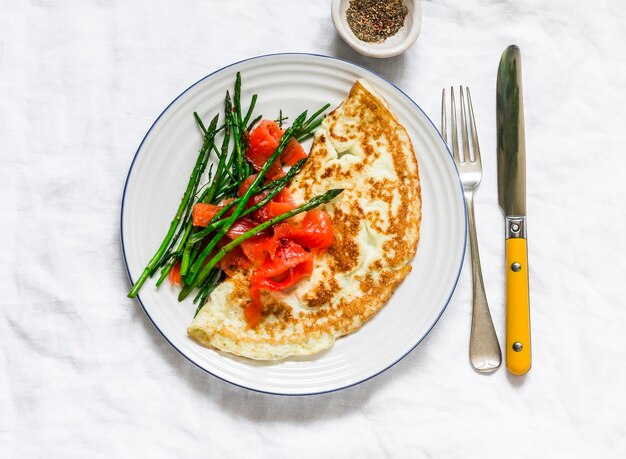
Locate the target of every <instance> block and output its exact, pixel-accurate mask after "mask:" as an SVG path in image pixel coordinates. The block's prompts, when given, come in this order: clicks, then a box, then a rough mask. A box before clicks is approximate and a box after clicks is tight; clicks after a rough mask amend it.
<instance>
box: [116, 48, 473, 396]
mask: <svg viewBox="0 0 626 459" xmlns="http://www.w3.org/2000/svg"><path fill="white" fill-rule="evenodd" d="M273 56H314V57H321V58H324V59H330V60H335V61H340V62H343V63H344V64H348V65H350V66H353V67H357V68H359V69H361V70H364V71H366V72H368V73H371V74H373V75H375V76H377V77H379V78H381V79H383V80H384V81H386V82H387V83H389V84H390V85H391V86H393V87H394V88H396V89H397V90H398V91H400V93H401V94H403V95H404V97H406V98H407V99H408V100H409V101H410V102H411V103H412V104H413V105H414V106H415V107H416V108H417V109H418V110H419V111H420V112H421V113H422V114H423V115H424V116H425V117H426V119H427V120H428V121H429V122H430V124H431V125H432V127H433V128H434V129H435V132H437V134H438V135H439V138H440V139H441V141H442V143H443V145H444V147H445V148H446V150H447V151H448V155H449V157H450V160H451V161H452V165H453V166H454V170H455V172H456V175H457V179H458V183H459V191H460V193H461V195H463V185H462V184H461V177H460V175H459V170H458V168H457V166H456V163H455V162H454V159H453V156H452V152H451V151H450V149H449V148H448V145H447V144H446V142H445V140H444V139H443V137H441V133H440V132H439V129H437V127H436V126H435V124H434V123H433V121H432V120H431V119H430V117H429V116H428V115H427V114H426V112H424V110H422V108H421V107H420V106H419V105H418V104H417V103H416V102H415V101H414V100H413V99H412V98H411V97H410V96H409V95H408V94H407V93H406V92H404V91H403V90H402V89H400V88H399V87H398V86H397V85H396V84H395V83H393V82H391V81H389V80H388V79H387V78H385V77H384V76H382V75H380V74H378V73H376V72H374V71H373V70H370V69H368V68H366V67H364V66H362V65H359V64H355V63H354V62H350V61H348V60H345V59H341V58H338V57H334V56H327V55H324V54H316V53H296V52H290V53H270V54H262V55H258V56H253V57H249V58H246V59H242V60H240V61H237V62H233V63H232V64H229V65H226V66H224V67H221V68H219V69H217V70H215V71H214V72H211V73H209V74H208V75H206V76H204V77H202V78H200V79H199V80H198V81H196V82H195V83H193V84H192V85H191V86H189V87H188V88H187V89H185V90H184V91H183V92H181V93H180V94H179V95H178V96H176V98H175V99H174V100H172V101H171V102H170V103H169V104H168V105H167V107H165V109H163V111H162V112H161V114H160V115H159V116H158V117H157V118H156V119H155V120H154V122H153V123H152V125H151V126H150V129H148V131H147V132H146V134H145V135H144V136H143V139H142V140H141V143H140V144H139V147H138V148H137V151H136V152H135V155H134V156H133V159H132V161H131V163H130V167H129V168H128V174H127V175H126V180H125V181H124V191H123V193H122V203H121V206H120V239H121V245H122V256H123V258H124V266H125V267H126V274H127V275H128V280H129V281H130V283H131V285H133V284H134V281H133V278H132V275H131V273H130V268H129V267H128V262H127V260H126V247H125V244H124V202H125V200H126V199H125V198H126V191H127V188H128V181H129V179H130V175H131V173H132V171H133V167H134V165H135V161H136V160H137V157H138V156H139V152H140V151H141V147H143V144H144V142H145V141H146V139H147V138H148V136H149V135H150V133H151V132H152V129H153V128H154V127H155V126H156V124H157V123H158V122H159V120H160V119H161V117H162V116H163V115H164V114H165V113H166V112H167V111H168V110H169V108H170V107H171V106H172V105H173V104H174V103H175V102H176V101H177V100H178V99H180V98H181V97H182V96H183V95H184V94H185V93H187V92H188V91H189V90H191V89H192V88H193V87H195V86H196V85H198V84H200V83H201V82H203V81H204V80H206V79H207V78H209V77H211V76H213V75H215V74H217V73H219V72H222V71H224V70H226V69H228V68H230V67H233V66H235V65H239V64H242V63H244V62H248V61H251V60H255V59H261V58H265V57H273ZM461 201H462V202H463V208H464V210H465V228H464V230H465V231H464V237H463V252H462V255H461V260H460V263H459V269H458V271H457V275H456V279H455V281H454V285H453V286H452V289H451V291H450V294H449V295H448V298H447V299H446V301H445V304H444V306H443V308H442V309H441V312H440V313H439V314H438V315H437V317H436V318H435V320H434V321H433V323H432V324H431V326H430V327H429V328H428V330H427V331H426V333H424V336H422V337H421V338H420V339H419V340H418V341H417V342H416V343H415V345H413V347H411V349H409V350H408V351H407V352H406V353H405V354H404V355H402V356H401V357H399V358H398V359H397V360H395V361H394V362H392V363H391V364H389V365H388V366H387V367H385V368H383V369H382V370H380V371H378V372H376V373H374V374H373V375H370V376H368V377H366V378H363V379H361V380H359V381H357V382H353V383H350V384H347V385H345V386H341V387H337V388H334V389H328V390H323V391H319V392H308V393H301V394H300V393H299V394H289V393H280V392H271V391H265V390H261V389H257V388H254V387H248V386H244V385H243V384H237V383H235V382H233V381H229V380H228V379H226V378H223V377H221V376H219V375H216V374H214V373H211V372H210V371H209V370H207V369H206V368H204V367H202V366H200V365H199V364H198V363H196V362H194V361H193V360H192V359H191V358H190V357H188V356H187V355H186V354H185V353H184V352H183V351H181V350H180V349H178V347H176V345H174V343H172V341H170V339H169V338H168V337H167V335H166V334H165V333H163V331H162V330H161V329H160V328H159V326H158V325H157V324H156V322H155V321H154V320H153V319H152V317H151V316H150V313H149V312H148V310H147V309H146V307H145V305H144V304H143V301H141V296H140V295H139V294H138V295H137V300H138V301H139V304H140V305H141V308H142V309H143V311H144V313H145V314H146V316H148V319H150V322H152V325H154V327H155V328H156V329H157V331H158V332H159V333H160V334H161V336H162V337H163V338H164V339H165V340H166V341H167V342H168V343H169V344H170V346H172V347H173V348H174V349H176V351H178V353H179V354H180V355H182V356H183V357H184V358H185V359H186V360H188V361H189V362H191V363H192V364H193V365H195V366H196V367H198V368H200V369H201V370H202V371H204V372H206V373H208V374H210V375H211V376H213V377H215V378H217V379H219V380H221V381H224V382H226V383H228V384H232V385H233V386H236V387H240V388H242V389H246V390H250V391H253V392H258V393H261V394H268V395H279V396H287V397H307V396H311V395H323V394H328V393H332V392H337V391H340V390H344V389H348V388H350V387H354V386H357V385H359V384H362V383H364V382H366V381H369V380H370V379H373V378H375V377H376V376H378V375H380V374H382V373H384V372H385V371H387V370H389V369H390V368H391V367H393V366H395V365H396V364H397V363H398V362H400V361H401V360H402V359H404V358H405V357H406V356H407V355H409V354H410V353H411V352H413V350H415V348H416V347H417V346H419V345H420V343H421V342H422V341H423V340H424V339H425V338H426V337H427V336H428V334H429V333H430V332H431V330H432V329H433V328H434V326H435V325H436V324H437V322H439V319H440V318H441V316H442V315H443V313H444V311H445V310H446V309H447V307H448V304H449V303H450V300H451V299H452V295H453V294H454V292H455V291H456V287H457V285H458V283H459V278H460V276H461V272H462V270H463V264H464V261H465V252H466V249H467V207H466V204H465V199H464V198H463V199H462V200H461Z"/></svg>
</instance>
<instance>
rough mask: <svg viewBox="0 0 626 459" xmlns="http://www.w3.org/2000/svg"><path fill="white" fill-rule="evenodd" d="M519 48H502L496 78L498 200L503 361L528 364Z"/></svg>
mask: <svg viewBox="0 0 626 459" xmlns="http://www.w3.org/2000/svg"><path fill="white" fill-rule="evenodd" d="M521 65H522V62H521V54H520V49H519V48H518V47H517V46H515V45H511V46H509V47H508V48H506V49H505V50H504V52H503V53H502V58H501V59H500V65H499V66H498V80H497V83H496V120H497V133H498V136H497V138H498V148H497V161H498V201H499V203H500V207H502V211H503V212H504V216H505V223H506V226H505V228H506V241H505V251H506V256H505V269H506V367H507V370H508V371H509V372H510V373H512V374H514V375H523V374H525V373H527V372H528V370H530V367H531V361H532V357H531V345H530V299H529V285H528V246H527V242H526V140H525V136H524V104H523V100H522V67H521Z"/></svg>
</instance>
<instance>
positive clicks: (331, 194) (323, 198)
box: [178, 189, 343, 301]
mask: <svg viewBox="0 0 626 459" xmlns="http://www.w3.org/2000/svg"><path fill="white" fill-rule="evenodd" d="M342 191H343V190H342V189H334V190H329V191H327V192H326V193H324V194H320V195H318V196H315V197H314V198H313V199H311V200H310V201H308V202H307V203H305V204H302V205H301V206H299V207H296V208H295V209H293V210H291V211H289V212H285V213H284V214H281V215H278V216H277V217H274V218H272V219H271V220H268V221H266V222H264V223H261V224H260V225H259V226H255V227H254V228H252V229H251V230H249V231H247V232H245V233H243V234H242V235H241V236H239V237H238V238H236V239H233V240H232V241H231V242H229V243H228V244H226V245H225V246H224V247H222V248H221V249H220V250H218V252H217V253H216V254H215V255H214V256H213V258H211V260H209V262H208V263H207V264H206V265H205V266H204V267H203V268H202V271H201V272H200V273H199V274H198V276H197V277H196V279H195V280H194V281H193V282H191V283H190V284H188V285H187V286H185V287H184V288H183V289H182V290H181V292H180V294H179V295H178V301H182V300H184V299H185V298H186V297H187V295H189V293H190V292H191V291H192V290H193V289H194V288H195V287H196V286H197V285H198V284H200V283H201V282H202V281H204V279H206V277H207V276H208V275H209V273H210V272H211V270H212V269H213V268H214V267H215V266H216V265H217V263H219V261H220V260H221V259H222V258H224V256H226V254H227V253H228V252H230V251H231V250H233V249H234V248H235V247H237V246H238V245H240V244H241V243H242V242H245V241H247V240H248V239H250V238H251V237H253V236H256V235H257V234H259V233H260V232H261V231H263V230H265V229H267V228H269V227H271V226H273V225H275V224H276V223H280V222H282V221H283V220H286V219H288V218H291V217H293V216H294V215H298V214H299V213H302V212H306V211H308V210H311V209H313V208H315V207H317V206H319V205H321V204H325V203H327V202H329V201H331V200H332V199H334V198H335V197H336V196H337V195H339V193H341V192H342Z"/></svg>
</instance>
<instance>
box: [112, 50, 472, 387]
mask: <svg viewBox="0 0 626 459" xmlns="http://www.w3.org/2000/svg"><path fill="white" fill-rule="evenodd" d="M237 71H240V72H241V74H242V80H243V91H242V105H243V106H244V107H246V106H247V103H248V101H249V100H250V97H251V95H252V94H253V93H257V94H258V95H259V101H258V103H257V108H256V110H255V114H263V115H265V117H271V118H275V117H277V116H278V110H279V109H281V108H282V110H283V114H286V115H288V116H291V117H293V116H295V115H296V114H298V113H300V112H302V111H303V110H305V109H309V110H316V109H317V108H318V107H320V106H321V105H323V104H324V103H325V102H330V103H331V104H332V106H333V107H335V106H336V105H337V104H339V103H340V102H341V101H342V100H343V99H345V97H346V96H347V94H348V91H349V89H350V87H351V86H352V84H353V83H354V81H355V80H356V79H357V78H365V79H367V80H368V81H370V82H371V83H372V84H373V85H374V86H375V87H376V88H377V89H378V91H379V92H380V93H381V94H382V95H383V96H384V97H385V99H387V101H388V102H389V105H390V107H391V110H392V111H393V112H394V113H395V114H396V115H397V116H398V118H399V119H400V121H401V122H402V124H404V126H405V127H406V129H407V131H408V133H409V135H410V136H411V140H412V141H413V147H414V149H415V153H416V155H417V160H418V164H419V171H420V179H421V186H422V199H423V208H422V212H423V218H422V226H421V239H420V243H419V246H418V250H417V255H416V257H415V259H414V261H413V271H412V272H411V274H410V275H409V276H408V277H407V279H406V280H405V281H404V282H403V283H402V285H401V286H400V287H399V288H398V289H397V291H396V292H395V293H394V295H393V297H392V298H391V300H390V301H389V303H388V304H387V305H386V306H385V307H384V308H383V309H382V310H381V311H380V312H379V313H378V314H377V315H376V316H375V317H374V318H373V319H372V320H370V321H369V322H367V323H366V324H365V326H364V327H363V328H362V329H361V330H359V331H358V332H357V333H354V334H353V335H350V336H347V337H343V338H341V339H339V340H338V341H337V343H336V344H335V346H334V347H333V348H332V349H330V350H328V351H326V352H323V353H320V354H317V355H314V356H310V357H307V358H297V359H289V360H286V361H283V362H280V363H274V364H271V363H259V362H254V361H251V360H247V359H243V358H237V357H232V356H230V355H228V354H225V353H222V352H219V351H216V350H213V349H209V348H206V347H203V346H201V345H199V344H197V343H196V342H195V341H193V340H192V339H190V338H189V337H188V336H187V332H186V328H187V326H188V325H189V323H190V321H191V319H192V317H193V312H194V310H195V307H194V305H193V304H192V302H191V300H190V299H188V300H187V301H184V302H182V303H178V302H177V300H176V295H177V290H176V289H175V288H173V287H170V286H169V285H168V283H167V282H165V283H164V284H163V285H162V286H161V288H160V289H159V290H157V289H156V288H155V287H154V283H155V279H154V278H153V279H149V280H148V281H147V282H146V283H145V284H144V286H143V288H142V290H141V293H140V296H139V301H140V303H141V305H142V306H143V308H144V310H145V312H146V314H147V315H148V317H149V318H150V320H152V322H153V323H154V325H155V326H156V327H157V329H158V330H159V331H160V332H161V334H162V335H163V337H164V338H165V339H167V341H169V342H170V343H171V344H172V346H174V347H175V348H176V349H177V350H178V351H179V352H180V353H181V354H183V355H184V356H185V357H187V358H188V359H189V360H190V361H191V362H193V363H195V364H196V365H198V366H199V367H200V368H202V369H204V370H206V371H208V372H209V373H211V374H212V375H214V376H217V377H218V378H221V379H223V380H225V381H228V382H230V383H233V384H236V385H238V386H242V387H246V388H249V389H253V390H257V391H261V392H269V393H276V394H287V395H304V394H313V393H322V392H329V391H333V390H337V389H341V388H345V387H348V386H351V385H354V384H357V383H359V382H362V381H365V380H367V379H369V378H371V377H373V376H376V375H377V374H379V373H381V372H382V371H384V370H386V369H387V368H389V367H391V366H392V365H393V364H395V363H396V362H398V361H399V360H400V359H402V357H404V356H405V355H406V354H408V353H409V352H410V351H411V350H412V349H413V348H415V346H417V345H418V344H419V342H420V341H421V340H422V339H423V338H424V337H425V336H426V334H427V333H428V332H429V331H430V329H431V328H432V327H433V326H434V324H435V323H436V322H437V320H438V319H439V317H440V316H441V314H442V313H443V311H444V309H445V307H446V305H447V303H448V301H449V300H450V297H451V295H452V292H453V291H454V288H455V286H456V283H457V280H458V277H459V273H460V270H461V266H462V263H463V256H464V252H465V239H466V234H465V207H464V201H463V196H462V191H461V185H460V181H459V177H458V172H457V170H456V167H455V165H454V162H453V161H452V158H451V156H450V154H449V151H448V149H447V147H446V146H445V143H444V142H443V140H442V139H441V136H440V135H439V133H438V131H437V130H436V129H435V127H434V126H433V124H432V122H431V121H430V120H429V119H428V117H427V116H426V115H425V114H424V112H423V111H422V110H421V109H420V108H419V107H418V106H417V105H416V104H415V103H414V102H413V101H412V100H411V99H410V98H409V97H408V96H407V95H406V94H404V93H403V92H402V91H401V90H400V89H398V88H397V87H395V86H394V85H392V84H391V83H390V82H388V81H386V80H385V79H383V78H382V77H380V76H378V75H376V74H374V73H372V72H370V71H369V70H367V69H364V68H362V67H359V66H357V65H354V64H351V63H349V62H345V61H341V60H338V59H335V58H330V57H325V56H317V55H310V54H278V55H269V56H261V57H256V58H252V59H248V60H245V61H242V62H238V63H236V64H233V65H230V66H228V67H225V68H223V69H221V70H218V71H217V72H215V73H213V74H211V75H209V76H207V77H205V78H203V79H202V80H200V81H198V82H197V83H196V84H194V85H193V86H191V87H190V88H189V89H187V90H186V91H185V92H183V93H182V94H181V95H180V96H178V97H177V98H176V99H175V100H174V101H173V102H172V103H171V104H170V105H169V106H168V107H167V108H166V109H165V111H164V112H163V113H162V114H161V115H160V116H159V117H158V118H157V120H156V121H155V123H154V124H153V125H152V127H151V128H150V130H149V131H148V133H147V134H146V136H145V138H144V139H143V141H142V142H141V145H140V146H139V149H138V150H137V153H136V154H135V158H134V159H133V162H132V164H131V166H130V171H129V173H128V178H127V181H126V186H125V189H124V196H123V198H122V215H121V233H122V248H123V252H124V257H125V261H126V268H127V270H128V275H129V277H130V279H131V282H132V281H133V280H135V279H137V278H138V277H139V275H140V273H141V271H142V270H143V268H144V266H145V265H146V263H147V262H148V260H149V259H150V257H151V256H152V255H153V252H154V250H155V249H156V248H157V247H158V246H159V244H160V242H161V240H162V238H163V236H164V235H165V233H166V231H167V227H168V225H169V222H170V220H171V218H172V216H173V214H174V213H175V210H176V208H177V206H178V203H179V201H180V197H181V196H182V193H183V191H184V188H185V186H186V183H187V180H188V177H189V174H190V172H191V170H192V168H193V164H194V162H195V159H196V156H197V152H198V149H199V148H200V142H201V137H200V134H199V132H198V128H197V127H196V124H195V121H194V119H193V112H194V111H197V112H198V113H200V115H201V116H203V118H205V119H206V120H207V121H208V120H209V115H211V116H212V115H213V114H215V113H218V112H221V111H222V103H223V100H224V94H225V92H226V90H227V89H229V90H232V89H231V88H232V85H233V83H234V80H235V74H236V72H237Z"/></svg>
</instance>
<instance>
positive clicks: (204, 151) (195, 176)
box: [128, 115, 218, 298]
mask: <svg viewBox="0 0 626 459" xmlns="http://www.w3.org/2000/svg"><path fill="white" fill-rule="evenodd" d="M217 120H218V115H216V116H215V118H213V121H211V125H210V126H209V129H208V130H207V133H206V135H205V137H204V142H203V145H202V148H201V149H200V153H199V154H198V159H197V160H196V164H195V166H194V169H193V172H192V173H191V176H190V177H189V182H188V183H187V189H186V190H185V194H183V198H182V199H181V201H180V204H179V206H178V210H177V211H176V214H175V215H174V218H173V219H172V222H171V223H170V227H169V230H168V231H167V234H166V235H165V238H164V239H163V242H161V245H160V246H159V248H158V249H157V251H156V253H155V254H154V256H153V257H152V259H151V260H150V261H149V262H148V265H147V266H146V267H145V269H144V270H143V272H142V273H141V276H139V279H137V282H135V284H134V285H133V287H132V289H131V290H130V292H128V297H129V298H135V297H136V296H137V293H139V289H140V288H141V286H142V285H143V284H144V282H145V281H146V279H148V277H149V276H150V275H151V274H152V273H153V272H154V270H155V268H156V266H157V265H158V263H159V261H160V260H161V257H163V255H164V254H165V251H166V249H167V248H168V246H169V245H170V242H171V240H172V238H173V237H174V234H175V232H176V228H178V225H179V223H180V220H181V217H182V215H183V213H184V212H185V209H186V208H187V207H188V204H189V202H190V199H191V197H192V196H193V194H194V193H195V189H196V187H197V186H198V182H199V179H200V174H201V172H202V171H203V165H204V167H206V160H205V157H207V156H208V154H209V150H210V147H211V143H212V142H213V140H214V139H215V133H216V127H217Z"/></svg>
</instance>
